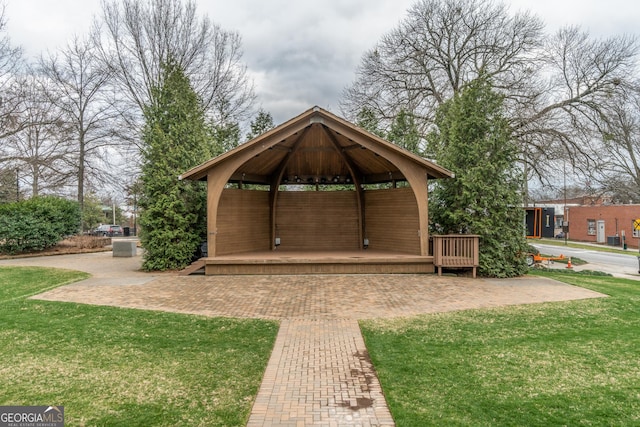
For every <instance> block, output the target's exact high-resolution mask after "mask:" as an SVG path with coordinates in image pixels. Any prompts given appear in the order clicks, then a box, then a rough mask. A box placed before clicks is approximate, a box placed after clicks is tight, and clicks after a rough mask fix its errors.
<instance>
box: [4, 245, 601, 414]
mask: <svg viewBox="0 0 640 427" xmlns="http://www.w3.org/2000/svg"><path fill="white" fill-rule="evenodd" d="M53 258H54V257H49V259H44V258H43V259H36V260H13V261H2V262H0V265H3V264H17V265H20V264H22V265H45V266H47V265H49V266H57V267H62V268H75V269H80V270H84V271H89V272H91V273H93V274H94V278H92V279H88V280H85V281H83V282H78V283H74V284H71V285H67V286H63V287H60V288H56V289H53V290H51V291H48V292H46V293H44V294H41V295H38V296H37V298H39V299H44V300H55V301H70V302H78V303H84V304H98V305H113V306H120V307H131V308H140V309H150V310H163V311H173V312H180V313H191V314H200V315H205V316H230V317H253V318H267V319H279V320H280V321H281V326H280V330H279V333H278V337H277V339H276V343H275V347H274V349H273V353H272V355H271V359H270V361H269V364H268V366H267V370H266V372H265V376H264V379H263V382H262V385H261V387H260V391H259V394H258V396H257V398H256V402H255V405H254V408H253V411H252V414H251V418H250V420H249V424H248V425H249V426H251V427H254V426H307V425H317V426H392V425H394V423H393V420H392V418H391V415H390V413H389V411H388V409H387V406H386V402H385V400H384V396H383V394H382V390H381V388H380V384H379V382H378V379H377V377H376V376H375V372H374V370H373V367H372V366H371V363H370V362H369V358H368V355H367V351H366V348H365V345H364V341H363V339H362V336H361V334H360V330H359V328H358V323H357V320H358V319H365V318H379V317H397V316H412V315H417V314H422V313H434V312H441V311H451V310H463V309H470V308H486V307H497V306H502V305H508V304H527V303H536V302H547V301H564V300H572V299H581V298H596V297H602V296H603V295H602V294H599V293H597V292H592V291H589V290H587V289H583V288H579V287H575V286H570V285H566V284H563V283H559V282H556V281H553V280H549V279H544V278H536V277H526V278H518V279H509V280H483V279H468V278H456V277H438V276H435V275H326V276H322V275H310V276H223V277H204V276H188V277H179V276H174V275H159V276H157V277H154V276H151V275H145V274H144V273H141V272H139V271H135V268H136V267H135V266H136V265H138V266H139V260H138V261H137V262H136V259H124V260H123V259H114V258H111V257H110V253H107V254H104V255H103V254H91V255H85V256H77V257H55V259H53ZM138 259H139V257H138ZM138 268H139V267H138ZM110 271H111V272H112V273H109V272H110Z"/></svg>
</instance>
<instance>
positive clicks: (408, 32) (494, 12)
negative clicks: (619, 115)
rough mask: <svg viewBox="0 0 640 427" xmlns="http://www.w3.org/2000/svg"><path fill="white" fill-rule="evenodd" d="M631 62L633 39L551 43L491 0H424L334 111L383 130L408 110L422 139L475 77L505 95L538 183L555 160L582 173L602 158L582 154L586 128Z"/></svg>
mask: <svg viewBox="0 0 640 427" xmlns="http://www.w3.org/2000/svg"><path fill="white" fill-rule="evenodd" d="M637 55H638V45H637V43H636V40H635V39H633V38H630V37H626V36H620V37H612V38H609V39H604V40H601V39H593V38H592V37H590V36H589V35H588V34H587V33H584V32H582V31H580V30H579V29H577V28H565V29H562V30H560V31H559V32H557V33H556V34H555V35H551V36H550V35H548V34H546V33H545V32H544V26H543V24H542V22H541V21H540V20H539V19H538V18H537V17H535V16H533V15H530V14H528V13H520V14H510V13H509V10H508V8H507V7H506V6H505V5H504V4H502V3H495V2H493V1H491V0H422V1H419V2H418V3H417V4H416V5H415V6H413V7H412V8H411V9H410V10H409V12H408V15H407V17H406V18H405V19H404V20H403V21H401V22H400V24H399V25H398V27H397V28H396V29H395V30H394V31H392V32H391V33H389V34H387V35H386V36H384V37H383V38H382V40H381V41H380V42H378V43H377V45H376V46H375V47H374V48H373V49H372V50H371V51H369V52H368V53H367V54H366V55H365V56H364V57H363V59H362V62H361V64H360V66H359V68H358V70H357V78H356V80H355V82H354V83H353V84H352V85H351V86H350V87H348V88H347V89H346V90H345V92H344V96H343V100H342V102H341V108H342V111H343V113H344V114H345V115H346V116H347V117H350V118H355V117H357V115H358V113H360V112H361V111H363V110H368V111H372V112H374V113H375V115H376V117H377V118H378V119H380V120H381V123H382V124H383V125H385V126H386V127H389V126H390V124H391V122H392V120H393V118H394V117H395V116H396V115H397V114H398V113H399V111H401V110H402V109H405V110H407V111H412V112H414V114H415V115H416V118H417V119H419V123H418V125H419V129H420V131H421V132H422V133H423V135H424V134H426V131H427V130H428V129H429V127H430V126H432V125H433V117H434V114H435V111H436V109H437V108H438V106H439V105H441V104H442V103H443V102H444V101H446V100H447V99H449V98H450V97H452V96H453V95H454V94H455V93H457V92H458V91H460V89H461V88H463V87H464V86H465V85H467V84H468V83H469V82H471V81H473V80H474V79H475V78H477V77H478V76H479V75H480V74H481V73H482V74H484V75H486V76H487V77H488V78H489V79H490V80H491V82H492V84H493V85H494V87H495V89H497V90H498V91H500V92H501V93H502V94H503V95H504V96H505V97H506V100H505V106H506V108H507V112H508V115H509V120H510V122H511V125H512V128H513V130H514V137H515V138H516V139H517V140H518V141H519V142H520V146H521V150H522V159H523V164H524V167H525V169H526V172H527V173H528V174H529V175H537V176H538V177H541V178H544V177H545V175H546V174H548V173H549V171H550V170H552V169H553V165H552V163H551V162H552V161H553V160H554V159H558V158H566V159H568V160H569V161H570V162H571V163H572V165H573V166H574V167H576V168H581V169H582V171H583V172H588V171H593V170H596V169H597V168H596V167H595V165H596V163H597V162H598V161H599V160H600V159H598V158H597V157H594V156H593V155H592V153H593V150H591V149H589V148H588V147H591V146H593V145H594V144H596V143H597V138H594V136H595V134H594V133H593V129H594V123H595V122H596V121H598V120H599V117H600V116H602V115H607V114H608V113H607V109H608V108H609V107H610V106H611V105H612V100H613V99H614V98H615V97H616V93H617V92H618V91H620V90H623V88H625V87H628V86H629V85H630V83H629V82H628V80H629V76H633V75H634V74H635V72H636V71H637V69H636V68H635V67H636V60H637Z"/></svg>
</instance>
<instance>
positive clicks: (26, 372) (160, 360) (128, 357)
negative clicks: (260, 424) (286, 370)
mask: <svg viewBox="0 0 640 427" xmlns="http://www.w3.org/2000/svg"><path fill="white" fill-rule="evenodd" d="M84 277H86V275H85V274H84V273H79V272H74V271H68V270H67V271H66V270H55V269H45V268H20V267H6V268H0V302H1V304H0V342H2V343H3V345H2V346H1V347H0V360H2V364H1V365H0V405H62V406H64V407H65V421H66V424H65V425H67V426H143V425H144V426H181V425H182V426H240V425H245V424H246V422H247V419H248V416H249V413H250V410H251V406H252V404H253V400H254V398H255V396H256V394H257V391H258V387H259V384H260V381H261V379H262V374H263V372H264V369H265V367H266V364H267V360H268V357H269V354H270V351H271V348H272V347H273V343H274V340H275V336H276V333H277V323H276V322H270V321H259V320H238V319H226V318H206V317H200V316H190V315H181V314H173V313H162V312H151V311H144V310H131V309H119V308H112V307H97V306H90V305H81V304H71V303H59V302H46V301H38V300H31V299H27V297H28V296H31V295H35V294H37V293H39V292H41V291H43V290H46V289H51V288H53V287H56V286H59V285H60V284H64V283H69V282H72V281H75V280H80V279H82V278H84Z"/></svg>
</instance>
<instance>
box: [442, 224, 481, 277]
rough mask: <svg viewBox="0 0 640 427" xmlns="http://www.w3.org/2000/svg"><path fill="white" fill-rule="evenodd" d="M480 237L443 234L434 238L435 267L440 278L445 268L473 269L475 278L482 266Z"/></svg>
mask: <svg viewBox="0 0 640 427" xmlns="http://www.w3.org/2000/svg"><path fill="white" fill-rule="evenodd" d="M479 242H480V236H478V235H476V234H443V235H435V236H433V265H434V266H435V267H436V268H437V269H438V276H441V275H442V269H443V268H471V269H473V277H474V278H475V277H476V269H477V268H478V266H479V265H480V255H479V252H480V251H479Z"/></svg>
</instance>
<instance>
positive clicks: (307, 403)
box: [247, 319, 394, 427]
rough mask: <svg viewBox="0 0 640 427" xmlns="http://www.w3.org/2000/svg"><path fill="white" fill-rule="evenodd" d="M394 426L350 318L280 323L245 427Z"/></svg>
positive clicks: (357, 331) (355, 325)
mask: <svg viewBox="0 0 640 427" xmlns="http://www.w3.org/2000/svg"><path fill="white" fill-rule="evenodd" d="M311 425H313V426H363V427H368V426H393V425H394V422H393V419H392V418H391V414H390V413H389V409H388V408H387V406H386V403H385V400H384V396H383V394H382V389H381V387H380V383H379V382H378V378H377V377H376V374H375V372H374V370H373V366H372V365H371V362H370V361H369V356H368V354H367V349H366V348H365V345H364V341H363V339H362V335H361V334H360V328H359V327H358V322H357V321H356V320H354V319H335V320H327V319H322V320H309V319H295V320H283V321H282V323H281V325H280V330H279V332H278V338H277V339H276V343H275V346H274V350H273V353H272V354H271V359H270V360H269V365H268V367H267V370H266V372H265V375H264V378H263V380H262V386H261V387H260V392H259V394H258V397H257V399H256V402H255V404H254V406H253V411H252V412H251V418H250V419H249V423H248V424H247V426H248V427H260V426H282V427H286V426H294V427H295V426H311Z"/></svg>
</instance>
